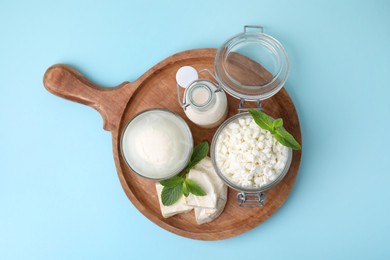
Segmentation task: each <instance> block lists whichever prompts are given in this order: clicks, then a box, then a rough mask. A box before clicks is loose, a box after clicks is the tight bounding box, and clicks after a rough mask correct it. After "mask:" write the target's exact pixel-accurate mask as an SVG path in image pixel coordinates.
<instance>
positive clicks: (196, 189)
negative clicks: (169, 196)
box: [185, 179, 207, 196]
mask: <svg viewBox="0 0 390 260" xmlns="http://www.w3.org/2000/svg"><path fill="white" fill-rule="evenodd" d="M185 183H186V185H187V187H188V189H189V191H190V192H191V193H192V194H194V195H196V196H205V195H207V193H206V192H205V191H204V190H203V189H202V187H200V186H199V185H198V184H197V183H196V182H195V181H193V180H191V179H186V180H185Z"/></svg>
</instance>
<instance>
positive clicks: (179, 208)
mask: <svg viewBox="0 0 390 260" xmlns="http://www.w3.org/2000/svg"><path fill="white" fill-rule="evenodd" d="M163 188H164V186H162V185H161V184H160V183H158V182H157V183H156V191H157V196H158V201H159V203H160V209H161V215H162V216H163V217H164V218H169V217H172V216H174V215H176V214H180V213H187V212H189V211H191V210H192V209H193V207H191V206H188V205H187V204H186V200H185V199H184V196H183V197H181V198H180V199H179V201H177V202H176V203H175V204H173V205H171V206H164V205H163V204H162V202H161V191H162V189H163Z"/></svg>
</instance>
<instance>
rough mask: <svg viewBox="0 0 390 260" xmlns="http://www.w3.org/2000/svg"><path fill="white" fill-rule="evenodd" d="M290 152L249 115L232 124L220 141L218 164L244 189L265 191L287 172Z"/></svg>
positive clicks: (217, 148)
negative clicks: (261, 189) (264, 189)
mask: <svg viewBox="0 0 390 260" xmlns="http://www.w3.org/2000/svg"><path fill="white" fill-rule="evenodd" d="M288 152H289V150H288V148H287V147H285V146H283V145H282V144H280V143H279V142H278V141H277V140H276V139H275V138H274V137H273V136H272V135H271V133H270V132H269V131H267V130H264V129H261V128H260V127H259V126H258V125H257V124H256V123H255V121H254V120H253V118H252V117H251V116H250V115H248V116H244V117H240V118H238V119H236V120H234V121H232V122H230V123H229V124H228V125H227V126H226V127H225V128H224V129H223V130H222V131H221V133H220V135H219V137H218V139H217V141H216V163H217V166H218V168H219V169H220V171H221V173H222V174H223V175H224V176H225V177H226V178H227V179H228V180H229V181H231V182H232V183H234V184H236V185H238V186H240V187H243V188H261V187H264V186H266V185H268V184H270V183H271V182H273V181H274V180H275V179H276V178H277V177H278V176H279V175H280V174H281V173H282V172H283V170H284V168H285V166H286V163H287V159H288Z"/></svg>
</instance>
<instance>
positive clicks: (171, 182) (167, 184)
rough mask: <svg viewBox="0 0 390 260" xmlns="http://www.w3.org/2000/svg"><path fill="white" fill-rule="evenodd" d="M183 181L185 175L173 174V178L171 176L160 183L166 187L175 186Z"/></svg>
mask: <svg viewBox="0 0 390 260" xmlns="http://www.w3.org/2000/svg"><path fill="white" fill-rule="evenodd" d="M182 182H184V178H183V177H179V176H173V177H172V178H169V179H167V180H163V181H160V184H161V185H162V186H164V187H168V188H173V187H176V186H177V185H179V184H180V183H182Z"/></svg>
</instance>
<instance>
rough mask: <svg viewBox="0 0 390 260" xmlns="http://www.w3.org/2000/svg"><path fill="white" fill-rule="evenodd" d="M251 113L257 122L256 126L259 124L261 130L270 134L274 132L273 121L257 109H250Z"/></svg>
mask: <svg viewBox="0 0 390 260" xmlns="http://www.w3.org/2000/svg"><path fill="white" fill-rule="evenodd" d="M248 111H249V113H250V114H251V115H252V117H253V119H254V120H255V122H256V124H258V125H259V126H260V127H261V128H263V129H264V130H268V131H270V132H273V131H272V130H273V129H272V126H273V122H272V119H271V118H270V117H269V116H267V115H266V114H265V113H263V112H261V111H259V110H256V109H253V108H251V109H249V110H248Z"/></svg>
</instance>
